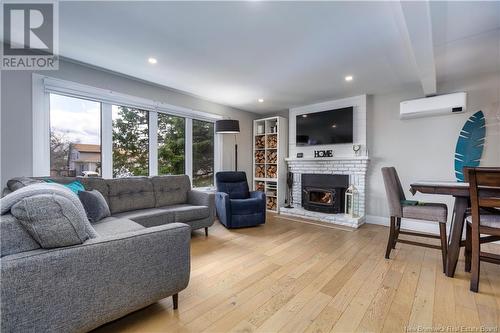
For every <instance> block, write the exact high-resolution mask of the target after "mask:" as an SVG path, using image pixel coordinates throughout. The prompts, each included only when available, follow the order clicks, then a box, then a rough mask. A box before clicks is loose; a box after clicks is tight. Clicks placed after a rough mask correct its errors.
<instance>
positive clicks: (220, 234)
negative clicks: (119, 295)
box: [96, 215, 500, 332]
mask: <svg viewBox="0 0 500 333" xmlns="http://www.w3.org/2000/svg"><path fill="white" fill-rule="evenodd" d="M387 237H388V229H387V228H386V227H381V226H375V225H364V226H363V227H361V228H360V229H358V230H356V231H346V230H340V229H332V228H325V227H321V226H315V225H311V224H304V223H300V222H293V221H289V220H284V219H280V218H278V217H275V216H272V215H271V216H269V218H268V222H267V223H266V224H265V225H264V226H261V227H257V228H248V229H239V230H227V229H225V228H224V227H222V226H221V225H220V224H218V222H216V224H215V225H214V226H213V227H211V228H210V233H209V236H208V238H205V236H204V235H203V232H202V231H197V232H195V233H193V238H192V245H191V257H192V261H191V281H190V283H189V286H188V288H187V289H185V290H184V291H182V292H181V293H180V294H179V309H178V310H176V311H173V309H172V298H171V297H170V298H166V299H164V300H162V301H160V302H159V303H156V304H154V305H152V306H149V307H147V308H145V309H143V310H140V311H138V312H135V313H133V314H130V315H128V316H126V317H124V318H122V319H120V320H118V321H115V322H113V323H110V324H107V325H105V326H103V327H101V328H99V329H98V330H96V332H353V331H360V332H379V331H384V332H403V331H404V330H405V329H406V328H407V329H408V331H412V329H418V328H419V327H420V328H424V329H425V328H431V327H434V328H435V329H436V330H440V329H441V328H443V327H447V326H450V327H451V328H452V329H454V328H456V329H460V327H462V326H463V327H477V328H479V327H481V326H483V327H498V326H499V325H500V266H495V265H493V264H488V263H482V264H481V265H482V266H481V282H480V285H479V288H480V293H478V294H474V293H472V292H470V291H469V273H465V272H464V261H463V255H461V256H460V261H459V264H458V267H457V274H456V276H455V278H447V277H446V276H445V275H444V274H443V273H442V266H441V256H440V252H439V251H438V250H434V249H427V248H421V247H415V246H411V245H405V244H398V245H397V247H396V250H394V251H393V252H392V254H391V257H392V259H391V260H386V259H384V251H385V246H386V242H387ZM488 247H489V249H490V250H492V249H493V251H495V252H496V253H499V252H500V246H498V245H491V244H489V245H488ZM415 331H416V330H415Z"/></svg>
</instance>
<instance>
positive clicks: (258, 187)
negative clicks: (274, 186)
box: [255, 182, 266, 192]
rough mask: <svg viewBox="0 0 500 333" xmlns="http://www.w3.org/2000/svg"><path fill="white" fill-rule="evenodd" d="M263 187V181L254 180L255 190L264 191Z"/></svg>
mask: <svg viewBox="0 0 500 333" xmlns="http://www.w3.org/2000/svg"><path fill="white" fill-rule="evenodd" d="M265 188H266V184H265V183H264V182H256V183H255V190H256V191H261V192H264V190H265Z"/></svg>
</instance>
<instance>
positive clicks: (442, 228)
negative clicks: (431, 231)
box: [439, 223, 448, 273]
mask: <svg viewBox="0 0 500 333" xmlns="http://www.w3.org/2000/svg"><path fill="white" fill-rule="evenodd" d="M439 238H440V239H441V256H442V257H443V273H445V271H446V257H447V254H448V241H447V240H446V223H439Z"/></svg>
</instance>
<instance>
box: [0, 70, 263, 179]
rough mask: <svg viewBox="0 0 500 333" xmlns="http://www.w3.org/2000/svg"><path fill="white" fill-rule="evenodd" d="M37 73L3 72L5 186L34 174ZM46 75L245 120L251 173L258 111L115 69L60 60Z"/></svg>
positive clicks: (227, 166)
mask: <svg viewBox="0 0 500 333" xmlns="http://www.w3.org/2000/svg"><path fill="white" fill-rule="evenodd" d="M32 73H33V72H32V71H2V72H1V97H2V98H1V99H2V100H1V171H0V172H1V186H2V187H3V186H4V185H5V183H6V181H7V180H8V179H10V178H12V177H16V176H30V175H31V174H32V162H33V159H32V119H31V118H32V101H31V99H32V97H31V92H32V80H31V76H32ZM38 73H41V74H43V75H47V76H51V77H56V78H61V79H64V80H68V81H73V82H78V83H82V84H86V85H90V86H94V87H98V88H103V89H110V90H113V91H116V92H120V93H124V94H129V95H133V96H138V97H143V98H149V99H152V100H155V101H160V102H165V103H169V104H173V105H177V106H181V107H186V108H190V109H194V110H199V111H204V112H210V113H214V114H219V115H222V116H227V117H230V118H232V119H238V120H239V121H240V128H241V133H240V134H238V148H239V149H238V151H239V156H238V166H239V170H243V171H245V172H246V173H247V175H248V177H249V181H251V180H252V179H251V176H252V154H251V151H252V121H253V119H255V118H257V117H258V116H257V115H256V114H253V113H250V112H245V111H241V110H238V109H235V108H231V107H228V106H224V105H220V104H217V103H212V102H209V101H206V100H203V99H201V98H197V97H194V96H191V95H188V94H185V93H182V92H178V91H174V90H172V89H168V88H165V87H161V86H158V85H153V84H149V83H147V82H143V81H140V80H135V79H132V78H129V77H125V76H122V75H119V74H116V73H112V72H109V71H105V70H99V69H96V68H93V67H88V66H83V65H80V64H76V63H73V62H68V61H61V62H60V64H59V70H58V71H43V72H38ZM233 154H234V137H233V136H232V135H225V136H224V137H223V162H222V166H223V170H232V169H233V167H234V155H233Z"/></svg>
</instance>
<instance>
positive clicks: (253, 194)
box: [250, 191, 266, 201]
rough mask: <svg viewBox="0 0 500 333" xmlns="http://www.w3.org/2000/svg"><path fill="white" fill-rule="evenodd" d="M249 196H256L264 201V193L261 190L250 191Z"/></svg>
mask: <svg viewBox="0 0 500 333" xmlns="http://www.w3.org/2000/svg"><path fill="white" fill-rule="evenodd" d="M250 198H258V199H261V200H263V201H266V194H265V193H264V192H262V191H250Z"/></svg>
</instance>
